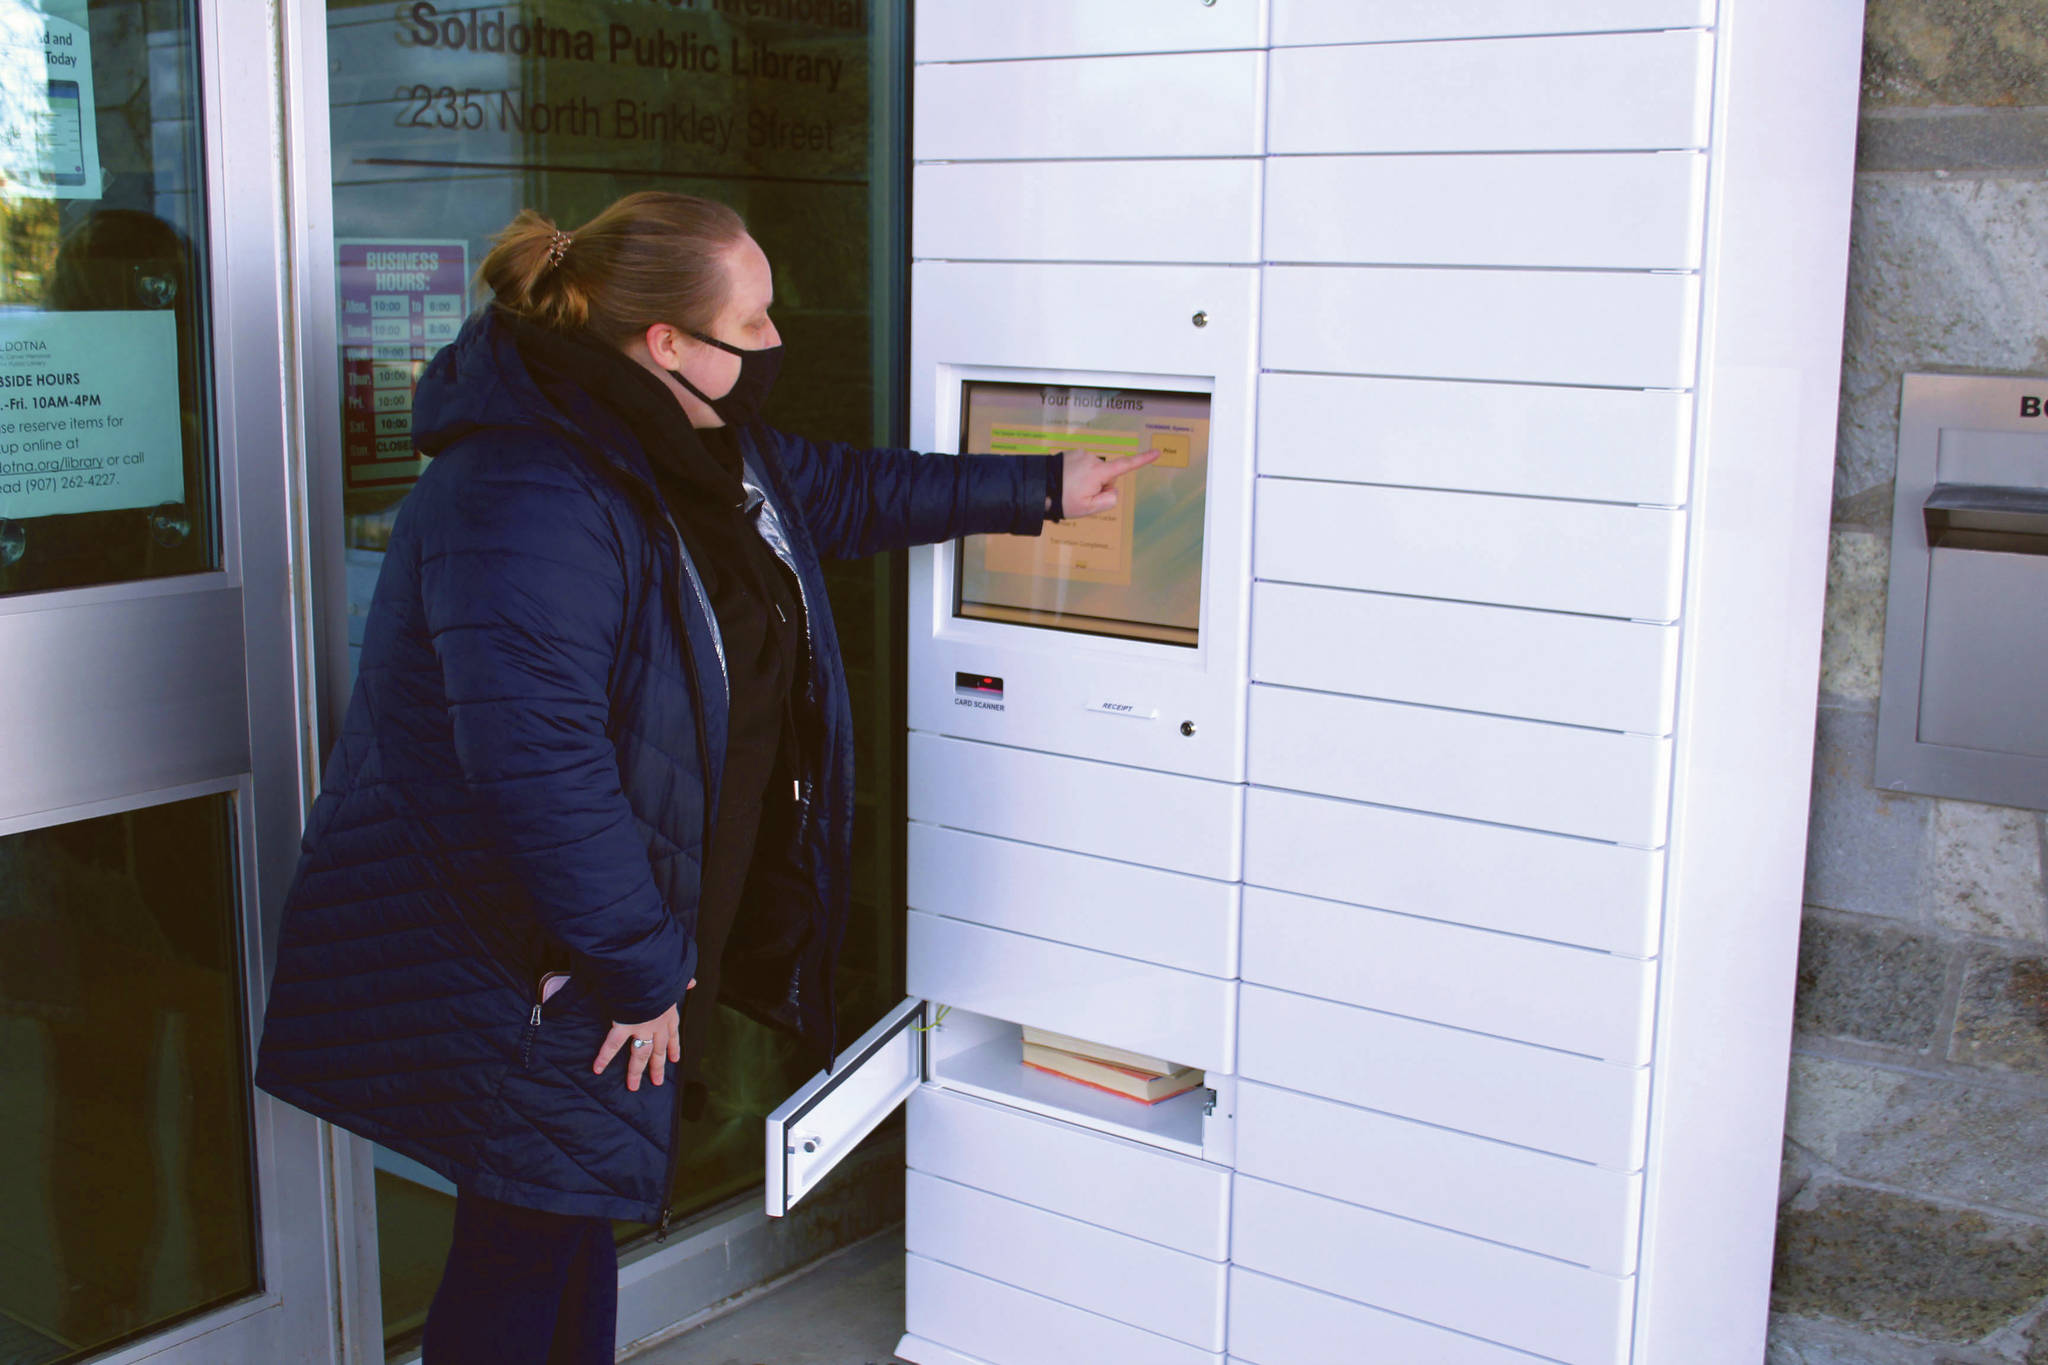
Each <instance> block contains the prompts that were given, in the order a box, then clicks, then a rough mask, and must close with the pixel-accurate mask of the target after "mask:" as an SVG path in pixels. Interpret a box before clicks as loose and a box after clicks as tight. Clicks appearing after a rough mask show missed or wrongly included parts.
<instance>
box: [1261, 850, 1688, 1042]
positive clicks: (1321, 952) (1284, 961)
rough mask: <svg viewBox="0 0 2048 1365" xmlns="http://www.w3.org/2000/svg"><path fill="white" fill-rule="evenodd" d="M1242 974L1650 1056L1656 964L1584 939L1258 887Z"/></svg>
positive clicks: (1328, 995) (1304, 990) (1539, 1037)
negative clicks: (1558, 939)
mask: <svg viewBox="0 0 2048 1365" xmlns="http://www.w3.org/2000/svg"><path fill="white" fill-rule="evenodd" d="M1244 979H1245V980H1246V981H1251V982H1256V983H1257V984H1259V985H1261V986H1273V987H1276V988H1277V989H1280V990H1283V991H1293V992H1295V993H1296V994H1299V995H1316V996H1321V997H1322V998H1324V999H1326V1000H1335V1001H1338V1002H1340V1003H1342V1004H1346V1005H1362V1006H1364V1007H1365V1008H1367V1009H1375V1010H1383V1011H1385V1012H1386V1013H1388V1014H1405V1015H1407V1016H1409V1017H1410V1018H1414V1019H1427V1020H1429V1021H1430V1022H1431V1023H1436V1024H1450V1025H1452V1026H1453V1027H1456V1028H1466V1029H1471V1030H1472V1031H1473V1032H1475V1033H1491V1034H1495V1035H1498V1036H1499V1037H1502V1038H1514V1039H1517V1040H1518V1041H1521V1042H1524V1043H1536V1044H1538V1045H1539V1046H1542V1047H1554V1048H1558V1049H1560V1050H1561V1051H1565V1052H1577V1053H1580V1054H1582V1055H1584V1056H1588V1057H1598V1058H1600V1059H1601V1060H1602V1061H1609V1062H1618V1063H1620V1064H1621V1065H1623V1066H1641V1065H1643V1064H1645V1063H1647V1062H1648V1061H1649V1060H1650V1026H1651V1022H1652V1019H1653V1017H1654V1012H1655V1008H1656V994H1657V970H1656V965H1655V964H1654V963H1653V962H1645V961H1643V960H1642V959H1640V958H1633V957H1619V956H1616V955H1615V954H1612V953H1603V952H1596V951H1594V950H1592V949H1590V948H1572V947H1567V946H1565V945H1564V944H1561V943H1547V942H1545V941H1543V940H1541V939H1533V938H1523V937H1521V936H1520V935H1518V934H1500V933H1494V932H1492V931H1490V930H1486V929H1468V928H1466V927H1465V926H1463V925H1458V924H1445V923H1443V922H1442V921H1440V920H1430V919H1416V918H1414V917H1412V916H1409V915H1394V914H1388V913H1387V912H1385V911H1383V910H1366V909H1362V908H1360V907H1358V906H1355V905H1342V904H1339V903H1338V902H1336V901H1328V900H1311V899H1309V898H1308V897H1306V896H1295V895H1290V894H1288V893H1286V892H1283V891H1267V890H1263V889H1260V888H1253V889H1252V890H1250V891H1247V892H1246V893H1245V905H1244Z"/></svg>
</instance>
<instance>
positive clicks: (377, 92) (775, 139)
mask: <svg viewBox="0 0 2048 1365" xmlns="http://www.w3.org/2000/svg"><path fill="white" fill-rule="evenodd" d="M899 8H900V7H899ZM875 11H876V6H875V4H874V3H873V0H547V2H546V3H545V4H543V3H539V2H538V0H527V2H526V3H502V4H492V5H477V4H472V3H467V2H466V0H418V2H417V3H411V2H408V3H402V4H398V5H395V6H394V5H393V4H392V3H390V0H371V2H370V3H350V2H349V0H329V4H328V9H327V16H328V56H329V71H330V86H331V90H330V98H331V103H332V111H331V112H332V130H333V132H332V136H333V174H334V186H333V192H334V224H335V237H336V252H337V259H336V266H337V292H338V295H339V297H338V298H337V300H336V306H337V310H338V312H337V317H338V322H339V329H338V335H337V341H338V344H339V347H340V353H339V355H337V356H336V357H335V361H336V363H338V365H339V366H340V371H341V378H342V388H341V392H342V395H343V406H344V411H343V412H342V413H341V414H340V420H341V423H342V442H341V463H342V479H343V486H344V491H343V502H344V509H343V510H344V515H345V518H346V531H345V540H346V551H345V553H346V556H347V561H348V566H347V576H348V602H349V613H350V626H351V630H350V640H351V644H350V648H351V650H352V651H354V650H357V649H359V648H360V644H361V640H362V629H363V624H364V620H365V617H366V615H367V612H368V609H369V603H370V598H371V594H372V592H373V591H374V588H375V585H376V578H377V572H378V567H379V564H380V562H381V556H382V553H383V550H384V548H385V546H386V544H387V542H388V539H389V536H390V530H391V524H392V519H393V517H394V516H395V514H396V512H397V509H398V507H399V506H400V505H401V503H402V502H403V500H404V498H405V496H406V492H407V490H408V489H409V488H410V487H411V485H412V483H413V482H414V480H415V479H417V477H418V475H419V470H420V460H419V458H418V457H417V456H416V455H415V454H414V452H413V446H412V442H411V413H410V404H411V393H412V389H413V386H414V385H415V384H416V383H417V380H418V377H419V375H420V373H421V372H422V371H423V370H424V368H425V366H426V363H427V361H428V360H429V359H430V358H431V357H432V356H433V355H434V353H435V352H436V351H437V350H439V348H440V347H442V346H444V345H446V344H447V343H448V341H449V340H451V339H452V338H453V336H454V335H455V332H456V331H457V329H458V328H459V325H460V323H461V320H462V317H463V315H464V314H466V313H467V312H469V311H471V310H473V309H475V308H477V307H478V306H480V305H482V304H483V303H485V302H486V300H485V299H483V298H481V297H479V295H478V292H477V289H476V286H475V283H474V275H475V272H476V269H477V267H478V265H479V264H480V263H481V261H482V259H483V256H484V253H485V252H486V251H488V249H489V245H490V238H491V236H492V234H494V233H495V232H497V231H498V230H499V229H500V228H502V227H504V226H505V224H506V223H508V222H509V221H511V219H512V217H513V215H514V214H516V213H517V212H518V211H519V210H520V209H522V208H533V209H536V210H538V211H540V212H541V213H543V214H546V215H547V216H548V217H549V218H551V219H553V220H554V221H555V222H557V223H558V224H560V225H561V226H563V227H565V228H574V227H576V226H577V225H579V224H580V223H582V222H584V221H585V220H587V219H588V218H590V217H592V216H593V215H595V214H596V213H597V212H598V211H599V210H600V209H602V208H604V207H605V206H606V205H607V204H609V203H611V202H612V201H613V200H614V199H616V198H618V197H619V196H620V195H623V194H627V193H630V192H633V191H635V190H644V189H665V190H675V191H679V192H683V193H688V194H699V195H704V196H707V197H711V198H717V199H721V200H724V201H725V202H726V203H729V204H731V205H732V206H733V207H734V208H736V209H737V210H739V212H740V213H741V215H742V216H744V217H745V218H746V220H747V223H748V226H749V228H750V230H751V231H752V232H753V234H754V236H755V238H756V239H757V240H758V241H759V242H760V243H761V245H762V247H763V248H764V249H765V250H766V252H767V254H768V257H769V260H770V261H771V262H772V263H773V265H774V268H775V292H776V308H775V314H774V316H775V321H776V325H777V327H778V328H779V329H780V331H781V333H782V337H783V341H784V343H785V345H786V346H787V348H788V350H787V360H786V363H785V366H784V369H783V372H782V377H781V379H780V380H779V381H778V383H777V385H776V388H775V391H774V396H773V398H772V400H771V401H770V404H769V407H768V411H767V417H768V420H769V421H770V422H771V423H773V424H775V425H776V426H779V427H782V428H784V429H786V430H790V431H794V432H798V433H801V434H804V435H807V436H813V437H816V438H819V439H828V440H850V441H856V442H871V443H875V444H885V443H887V442H888V440H889V438H890V436H891V435H892V427H893V425H894V423H895V422H896V420H897V418H896V416H895V413H896V409H897V406H898V405H897V404H896V403H895V402H894V401H893V395H894V392H895V390H896V388H897V387H898V374H897V372H896V369H895V365H896V359H895V357H896V354H897V348H896V345H895V342H894V340H893V339H892V338H893V337H894V335H895V331H894V329H896V328H897V327H898V326H899V325H900V318H899V313H900V308H899V300H898V298H897V296H896V292H897V291H896V290H895V288H894V286H892V285H891V284H889V283H888V281H890V280H891V279H893V278H895V272H896V270H897V256H898V253H899V252H900V250H901V246H900V228H901V223H900V217H901V214H900V202H899V201H900V197H901V196H900V190H899V189H898V188H897V186H900V183H901V181H900V178H899V176H898V175H897V173H896V172H895V171H894V169H893V168H894V167H895V166H897V165H899V164H901V158H902V156H903V149H902V147H901V146H900V145H898V144H897V143H896V141H895V138H894V134H893V133H892V132H890V131H889V130H890V129H892V128H894V127H895V126H896V123H895V118H896V112H895V110H894V109H893V107H892V106H891V104H890V101H891V100H892V99H893V98H895V97H894V96H893V95H891V94H890V93H889V92H891V91H893V90H895V89H896V88H897V86H898V85H899V84H900V82H901V80H902V73H903V63H904V61H905V60H906V58H907V54H906V53H903V52H901V51H897V50H895V48H894V47H893V45H892V42H891V40H889V39H888V38H887V37H885V36H884V35H885V34H888V33H900V32H901V31H902V26H903V23H904V20H903V18H902V16H901V15H900V14H895V15H892V16H878V15H877V13H876V12H875ZM884 19H887V20H888V22H886V23H884V22H882V21H883V20H884ZM878 129H880V130H882V131H881V132H880V133H879V134H878V132H877V130H878ZM878 136H879V137H880V138H881V142H880V143H878V141H877V139H878ZM878 280H879V281H881V283H880V284H879V285H878V283H877V281H878ZM878 395H889V397H888V398H884V399H878ZM828 576H829V579H830V591H831V596H832V605H833V611H834V614H835V615H836V616H837V618H838V624H839V633H840V641H841V644H842V646H843V648H844V651H845V654H846V659H847V670H848V674H849V678H850V683H851V686H852V688H853V693H854V697H853V700H854V706H855V711H856V716H857V726H858V730H859V744H860V751H859V755H858V762H859V771H860V790H859V792H858V794H857V816H856V835H855V843H856V847H857V848H858V849H859V850H860V862H859V865H858V866H857V867H856V869H855V876H856V890H855V897H856V907H855V917H854V921H853V923H852V924H851V925H850V926H849V930H848V934H847V940H846V946H845V949H844V952H843V954H842V957H841V966H840V971H839V977H838V981H839V989H840V996H841V1002H842V1028H841V1033H842V1036H844V1037H854V1036H857V1035H858V1034H859V1032H860V1031H861V1030H862V1029H864V1028H865V1027H866V1026H867V1025H868V1024H869V1023H871V1022H872V1021H873V1020H874V1019H875V1018H876V1017H877V1016H879V1014H880V1013H881V1012H882V1010H883V1009H884V1008H885V1007H886V1006H887V1005H890V1004H893V1003H895V1001H896V1000H897V999H898V998H900V996H901V988H902V968H901V961H900V960H901V945H900V937H899V934H898V931H897V929H896V927H895V926H896V925H897V924H898V923H899V922H900V920H901V914H900V906H901V900H900V886H901V857H902V855H901V848H902V833H901V828H902V820H903V814H902V800H901V790H900V788H901V779H900V757H899V754H900V744H901V735H902V719H901V714H902V713H901V705H900V700H899V698H898V690H899V688H900V679H899V676H898V672H897V670H896V668H895V667H894V664H893V662H892V661H893V659H894V658H895V657H897V655H898V654H899V653H900V650H901V643H900V635H901V629H902V610H903V608H902V605H901V603H902V590H901V575H900V571H899V570H898V569H897V567H896V566H895V565H893V564H892V563H891V562H889V561H888V560H886V559H884V560H879V561H871V562H866V563H859V564H848V565H835V566H831V567H830V568H829V570H828ZM808 1070H809V1064H808V1063H807V1062H805V1061H804V1060H802V1059H801V1058H800V1057H799V1056H798V1055H797V1052H796V1050H795V1048H794V1046H793V1044H792V1042H791V1041H790V1040H789V1039H786V1038H784V1037H782V1036H780V1035H778V1034H774V1033H771V1032H769V1031H768V1030H766V1029H764V1028H761V1027H759V1026H757V1025H755V1024H753V1023H751V1022H749V1021H748V1020H746V1019H744V1018H742V1017H740V1016H739V1015H737V1014H735V1013H734V1012H732V1011H730V1010H723V1009H721V1010H719V1011H718V1012H717V1018H716V1020H715V1021H714V1026H713V1037H712V1042H711V1044H710V1046H709V1048H708V1050H707V1055H706V1057H705V1072H706V1080H707V1084H708V1086H709V1090H710V1094H709V1101H708V1105H707V1107H706V1109H705V1112H704V1114H703V1116H702V1118H700V1119H699V1120H697V1121H696V1122H694V1123H692V1124H690V1125H689V1126H688V1128H687V1130H686V1132H685V1134H684V1142H685V1144H686V1145H685V1148H684V1151H683V1155H682V1162H681V1170H680V1173H679V1176H678V1181H677V1190H676V1192H677V1196H678V1199H679V1205H678V1210H677V1211H678V1214H679V1216H680V1215H687V1214H689V1213H690V1212H692V1211H693V1210H698V1209H705V1208H709V1207H711V1206H712V1205H714V1204H717V1203H719V1202H721V1201H723V1200H726V1199H728V1198H731V1197H732V1196H733V1195H735V1194H737V1193H739V1192H741V1191H743V1190H745V1189H747V1188H749V1187H751V1186H753V1185H755V1184H757V1183H758V1182H759V1181H760V1179H761V1136H760V1135H761V1120H762V1119H763V1118H764V1117H765V1116H766V1114H767V1112H768V1111H769V1110H770V1109H772V1108H773V1107H774V1106H775V1105H776V1104H778V1103H780V1101H781V1100H782V1099H783V1098H784V1097H785V1096H786V1095H787V1094H788V1092H789V1091H790V1090H792V1089H793V1088H795V1086H796V1085H798V1084H799V1083H801V1081H802V1080H803V1079H804V1078H805V1076H806V1075H807V1074H808ZM378 1199H379V1211H378V1216H379V1232H380V1244H381V1246H382V1249H383V1250H382V1255H383V1268H384V1312H385V1323H386V1328H387V1332H388V1334H389V1336H390V1338H391V1340H392V1341H393V1342H394V1343H400V1342H403V1341H405V1340H407V1339H408V1336H409V1334H410V1333H412V1332H415V1331H416V1330H417V1329H418V1327H419V1325H420V1323H421V1322H422V1321H423V1319H424V1314H425V1311H426V1307H427V1304H428V1303H429V1301H430V1300H431V1298H432V1295H433V1291H434V1287H435V1282H436V1278H437V1277H438V1275H439V1271H440V1261H441V1257H442V1255H443V1254H444V1253H445V1248H446V1245H447V1237H448V1229H449V1225H450V1217H451V1209H452V1200H451V1198H450V1197H449V1192H448V1191H447V1190H446V1189H445V1188H444V1187H441V1186H438V1185H437V1183H436V1181H435V1179H434V1178H433V1177H432V1176H431V1175H430V1174H429V1173H427V1172H424V1171H422V1170H419V1169H417V1168H415V1167H411V1166H409V1165H408V1164H407V1163H405V1162H404V1161H402V1160H400V1159H397V1158H394V1157H392V1156H390V1155H388V1154H386V1155H382V1156H380V1157H379V1173H378ZM620 1231H621V1236H622V1237H625V1236H632V1235H635V1234H637V1233H638V1232H640V1231H643V1229H638V1228H632V1227H623V1226H622V1228H621V1230H620Z"/></svg>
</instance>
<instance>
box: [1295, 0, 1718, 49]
mask: <svg viewBox="0 0 2048 1365" xmlns="http://www.w3.org/2000/svg"><path fill="white" fill-rule="evenodd" d="M1713 22H1714V4H1713V0H1373V3H1372V4H1369V5H1361V4H1359V3H1358V0H1273V45H1274V46H1275V47H1279V46H1282V45H1288V46H1293V45H1298V44H1303V43H1392V42H1411V41H1413V40H1415V39H1418V38H1503V37H1513V36H1516V35H1518V34H1535V33H1601V32H1624V31H1627V30H1630V29H1653V28H1687V27H1691V26H1695V25H1702V24H1711V23H1713Z"/></svg>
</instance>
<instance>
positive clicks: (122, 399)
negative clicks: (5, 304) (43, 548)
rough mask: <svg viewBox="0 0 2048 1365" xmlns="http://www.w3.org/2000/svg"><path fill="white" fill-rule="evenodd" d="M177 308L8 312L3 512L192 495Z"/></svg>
mask: <svg viewBox="0 0 2048 1365" xmlns="http://www.w3.org/2000/svg"><path fill="white" fill-rule="evenodd" d="M179 432H180V421H179V410H178V336H177V321H176V319H175V318H174V317H173V316H172V315H171V314H170V313H169V312H153V311H137V312H93V313H14V314H0V518H6V519H8V520H12V521H26V520H28V519H30V518H32V517H55V516H65V515H69V514H72V513H77V512H108V511H114V510H117V509H120V508H128V507H155V506H157V505H159V504H161V503H167V502H183V501H184V499H185V457H184V447H183V442H182V441H181V439H180V436H179Z"/></svg>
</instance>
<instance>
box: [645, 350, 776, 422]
mask: <svg viewBox="0 0 2048 1365" xmlns="http://www.w3.org/2000/svg"><path fill="white" fill-rule="evenodd" d="M690 335H691V336H693V337H695V338H697V340H699V341H701V342H703V343H704V344H705V345H706V346H716V347H717V348H718V349H719V350H721V351H727V352H730V353H731V354H733V355H736V356H738V357H739V358H740V377H739V378H738V379H735V380H733V381H732V387H731V388H730V389H727V390H726V391H725V395H724V396H723V397H721V398H713V397H712V396H711V395H710V394H708V393H706V392H704V390H702V389H700V388H698V387H697V386H696V385H695V384H692V383H691V382H690V381H689V380H687V379H685V378H683V372H682V371H681V370H670V371H669V373H670V374H672V375H674V376H675V377H676V382H677V383H678V384H681V385H682V386H683V387H684V388H686V389H688V390H689V391H690V392H691V393H693V394H695V395H696V396H697V398H698V399H699V401H701V402H702V403H703V404H704V405H705V406H706V407H708V408H710V409H711V410H712V411H713V412H715V413H717V414H718V418H719V420H720V421H722V422H724V423H725V424H726V425H727V426H729V427H743V426H745V425H746V424H747V423H749V422H751V421H753V420H754V419H755V418H756V417H759V416H760V415H761V405H762V404H763V403H765V402H767V401H768V391H769V390H770V389H772V388H774V387H775V376H776V375H778V374H780V373H781V372H782V347H781V346H780V345H775V346H763V347H762V348H761V349H760V350H758V351H743V350H741V349H740V348H739V347H737V346H729V345H727V344H726V343H725V342H723V341H720V340H718V338H716V337H708V336H705V335H704V334H703V333H702V332H692V333H690Z"/></svg>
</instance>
